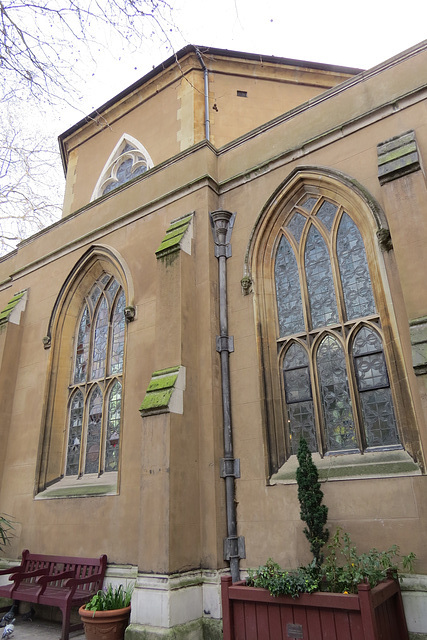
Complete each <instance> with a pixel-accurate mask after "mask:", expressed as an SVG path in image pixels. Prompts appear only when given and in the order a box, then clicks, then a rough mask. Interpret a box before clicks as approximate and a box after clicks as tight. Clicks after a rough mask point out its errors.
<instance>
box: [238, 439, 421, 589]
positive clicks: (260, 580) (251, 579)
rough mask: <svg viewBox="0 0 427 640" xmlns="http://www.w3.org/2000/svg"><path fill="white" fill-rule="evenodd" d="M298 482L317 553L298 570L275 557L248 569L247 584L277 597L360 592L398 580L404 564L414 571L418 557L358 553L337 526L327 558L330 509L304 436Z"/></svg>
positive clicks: (303, 512)
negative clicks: (359, 587) (360, 587)
mask: <svg viewBox="0 0 427 640" xmlns="http://www.w3.org/2000/svg"><path fill="white" fill-rule="evenodd" d="M297 457H298V462H299V467H298V469H297V483H298V499H299V502H300V509H301V510H300V515H301V519H302V520H303V521H304V522H305V523H306V525H307V526H306V527H305V529H304V534H305V536H306V538H307V540H308V541H309V542H310V549H311V552H312V553H313V560H312V562H311V564H309V565H308V566H304V567H299V568H298V569H296V570H295V571H284V570H283V569H281V567H280V566H279V565H278V564H277V563H276V562H274V561H273V560H272V559H271V558H270V559H269V560H268V561H267V562H266V564H265V565H262V566H260V567H258V569H255V570H253V569H249V570H248V578H247V580H246V584H247V585H248V586H252V587H261V588H264V589H267V590H268V591H269V592H270V594H271V595H272V596H279V595H289V596H292V597H293V598H295V597H298V596H299V595H300V594H301V593H313V592H314V591H318V590H321V591H328V592H330V593H334V592H335V593H336V592H338V593H357V585H358V584H360V583H362V582H365V583H368V584H369V585H370V586H371V587H375V586H376V585H377V584H379V583H380V582H382V581H383V580H385V579H386V578H388V577H389V576H391V577H393V578H397V577H398V571H399V569H400V566H401V567H402V568H403V569H404V570H405V571H413V568H414V562H415V554H414V553H412V552H411V553H409V554H408V555H407V556H400V552H399V547H397V546H396V545H394V546H392V547H390V549H388V550H387V551H378V550H377V549H371V550H370V551H369V552H368V553H362V554H359V553H358V552H357V549H356V547H355V546H354V545H353V544H352V542H351V539H350V535H349V534H348V533H345V532H343V531H342V529H341V528H338V529H337V531H336V533H335V535H334V536H333V538H332V541H331V542H330V544H329V545H328V555H327V557H326V560H324V556H323V551H322V550H323V547H324V545H325V544H326V543H327V541H328V539H329V530H328V529H327V528H326V522H327V518H328V508H327V507H326V506H325V505H323V504H322V500H323V492H322V491H321V489H320V483H319V476H318V472H317V467H316V465H315V464H314V462H313V460H312V456H311V453H310V451H309V448H308V445H307V442H306V440H305V439H304V438H301V440H300V443H299V447H298V454H297Z"/></svg>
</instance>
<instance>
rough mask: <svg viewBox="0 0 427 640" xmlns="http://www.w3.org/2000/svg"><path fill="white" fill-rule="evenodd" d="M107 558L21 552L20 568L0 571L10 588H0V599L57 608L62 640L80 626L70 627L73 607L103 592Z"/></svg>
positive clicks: (5, 586) (6, 585)
mask: <svg viewBox="0 0 427 640" xmlns="http://www.w3.org/2000/svg"><path fill="white" fill-rule="evenodd" d="M106 568H107V556H105V555H102V556H100V557H99V558H74V557H71V556H48V555H43V554H40V553H30V552H29V551H28V550H25V551H23V552H22V560H21V564H20V565H18V566H15V567H11V568H10V569H3V570H1V571H0V576H2V575H7V574H9V581H10V583H9V584H5V585H0V597H3V598H11V599H12V600H20V601H23V602H34V603H36V604H46V605H50V606H52V607H59V608H60V609H61V612H62V634H61V640H68V636H69V633H70V631H75V630H76V629H81V628H82V627H83V624H82V623H78V624H73V625H70V616H71V608H72V607H80V606H81V605H83V604H85V603H86V602H89V600H90V599H91V597H92V596H93V595H94V594H95V593H97V592H98V591H99V590H100V589H102V585H103V582H104V576H105V571H106Z"/></svg>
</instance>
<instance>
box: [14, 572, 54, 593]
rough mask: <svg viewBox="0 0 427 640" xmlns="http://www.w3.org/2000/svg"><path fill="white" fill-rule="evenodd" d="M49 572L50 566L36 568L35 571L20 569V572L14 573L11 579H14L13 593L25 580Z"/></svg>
mask: <svg viewBox="0 0 427 640" xmlns="http://www.w3.org/2000/svg"><path fill="white" fill-rule="evenodd" d="M48 573H49V568H48V567H45V568H43V569H36V570H35V571H19V572H18V573H13V574H12V575H11V576H10V577H9V580H13V581H14V583H15V586H14V587H13V589H12V594H13V592H14V591H15V589H16V588H17V587H19V585H20V584H21V582H22V581H23V580H28V579H30V578H36V577H37V576H44V575H46V574H48Z"/></svg>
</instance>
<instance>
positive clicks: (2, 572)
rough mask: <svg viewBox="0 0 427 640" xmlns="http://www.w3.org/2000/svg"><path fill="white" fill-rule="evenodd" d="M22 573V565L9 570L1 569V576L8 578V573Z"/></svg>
mask: <svg viewBox="0 0 427 640" xmlns="http://www.w3.org/2000/svg"><path fill="white" fill-rule="evenodd" d="M19 571H22V566H21V565H16V566H15V567H10V568H9V569H1V570H0V576H6V575H7V574H8V573H18V572H19Z"/></svg>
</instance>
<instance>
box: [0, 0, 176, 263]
mask: <svg viewBox="0 0 427 640" xmlns="http://www.w3.org/2000/svg"><path fill="white" fill-rule="evenodd" d="M176 30H177V29H176V27H175V25H174V24H173V21H172V9H171V6H170V4H169V2H168V1H167V0H109V1H108V2H105V1H104V0H33V1H32V2H22V0H0V100H1V102H2V105H3V111H2V113H1V114H0V127H1V133H0V254H1V253H4V252H6V251H8V250H10V249H11V248H13V247H14V246H15V245H16V243H17V242H19V241H20V240H22V239H23V238H25V237H28V235H30V234H32V233H34V232H36V231H38V230H40V229H41V228H43V227H44V226H46V224H49V223H50V222H52V221H53V220H54V219H56V218H58V216H59V215H60V200H61V194H60V191H61V190H62V186H63V178H62V177H61V173H60V171H61V169H60V161H59V154H58V151H57V149H56V148H55V146H54V143H55V144H56V140H55V141H54V140H53V139H52V140H48V139H47V138H46V136H40V133H39V132H38V131H37V130H36V125H35V124H34V121H33V123H32V125H31V126H29V127H26V126H25V122H24V123H23V121H22V120H20V119H19V112H20V106H21V105H22V104H26V103H27V102H31V104H33V105H34V107H36V106H37V105H42V104H43V103H45V104H46V103H47V104H51V105H54V104H61V103H64V102H65V103H68V104H71V103H72V104H74V105H75V104H76V103H77V101H78V99H79V98H80V95H79V92H78V87H79V85H81V84H82V83H81V81H80V78H79V73H80V72H82V70H84V71H85V70H86V68H87V66H88V65H90V64H93V66H95V60H94V56H93V50H94V48H96V49H97V53H96V56H97V57H98V56H101V55H102V51H103V49H108V48H109V47H110V46H111V42H113V43H114V45H115V46H116V47H117V48H118V50H119V53H120V49H122V50H125V49H126V50H127V51H128V50H129V49H133V50H134V51H137V50H139V48H140V47H141V44H142V43H144V42H148V41H153V40H155V41H156V42H157V43H159V44H161V45H165V44H166V45H167V46H168V47H169V48H170V49H171V50H173V47H172V46H171V43H170V40H169V37H170V34H171V32H172V31H176ZM118 57H120V56H118ZM12 114H13V115H12ZM33 120H34V119H33Z"/></svg>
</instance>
